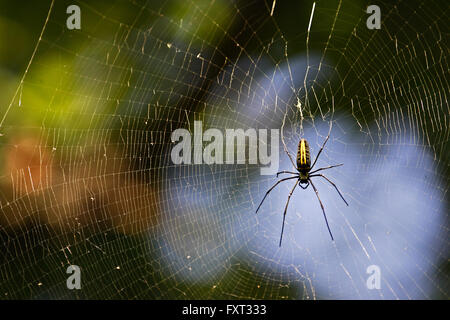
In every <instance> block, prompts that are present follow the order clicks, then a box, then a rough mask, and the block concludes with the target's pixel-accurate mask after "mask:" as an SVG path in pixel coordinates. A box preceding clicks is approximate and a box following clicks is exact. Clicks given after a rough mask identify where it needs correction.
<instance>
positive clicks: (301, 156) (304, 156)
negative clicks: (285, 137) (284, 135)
mask: <svg viewBox="0 0 450 320" xmlns="http://www.w3.org/2000/svg"><path fill="white" fill-rule="evenodd" d="M297 168H298V170H300V171H309V169H310V168H311V157H310V155H309V144H308V141H306V139H300V142H299V144H298V151H297Z"/></svg>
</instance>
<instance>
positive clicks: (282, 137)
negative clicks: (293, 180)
mask: <svg viewBox="0 0 450 320" xmlns="http://www.w3.org/2000/svg"><path fill="white" fill-rule="evenodd" d="M286 115H287V112H286V113H285V114H284V118H283V123H282V125H281V142H282V143H283V148H284V152H286V154H287V155H288V157H289V160H291V163H292V166H293V167H294V168H295V169H297V167H296V166H295V163H294V160H293V158H292V156H291V154H290V153H289V150H288V149H287V147H286V143H285V142H284V134H283V128H284V122H285V121H286Z"/></svg>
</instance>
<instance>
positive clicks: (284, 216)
mask: <svg viewBox="0 0 450 320" xmlns="http://www.w3.org/2000/svg"><path fill="white" fill-rule="evenodd" d="M299 181H300V180H297V182H296V183H295V185H294V187H293V188H292V190H291V192H290V193H289V196H288V199H287V202H286V206H285V207H284V213H283V224H282V226H281V236H280V244H279V246H280V247H281V240H283V232H284V220H285V219H286V212H287V208H288V205H289V200H291V196H292V193H293V192H294V190H295V187H296V186H297V184H298V182H299Z"/></svg>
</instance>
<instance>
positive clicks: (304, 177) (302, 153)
mask: <svg viewBox="0 0 450 320" xmlns="http://www.w3.org/2000/svg"><path fill="white" fill-rule="evenodd" d="M331 127H332V122H331V123H330V131H329V132H328V136H327V137H326V139H325V141H324V143H323V145H322V147H321V148H320V150H319V152H318V153H317V156H316V158H315V160H314V162H313V165H312V166H311V158H310V153H309V144H308V141H306V139H300V142H299V144H298V151H297V166H295V164H294V161H293V160H292V157H291V155H290V153H289V151H288V150H287V148H286V146H285V150H284V151H285V152H286V153H287V155H288V156H289V159H290V160H291V162H292V165H293V166H294V168H295V170H297V172H292V171H280V172H277V178H278V175H280V174H293V175H294V176H292V177H289V178H283V179H281V180H279V181H277V182H276V183H275V184H274V185H273V186H272V187H271V188H270V189H269V190H268V191H267V192H266V194H265V195H264V198H263V199H262V201H261V203H260V204H259V206H258V208H257V209H256V213H258V210H259V208H260V207H261V205H262V204H263V202H264V200H265V199H266V197H267V195H268V194H269V193H270V191H272V190H273V189H274V188H275V187H276V186H277V185H278V184H279V183H281V182H283V181H286V180H291V179H297V181H296V182H295V185H294V187H293V188H292V190H291V192H290V193H289V196H288V199H287V202H286V206H285V207H284V213H283V225H282V227H281V236H280V244H279V246H280V247H281V241H282V239H283V231H284V221H285V218H286V212H287V208H288V205H289V200H290V199H291V196H292V193H293V192H294V190H295V188H296V187H297V185H299V186H300V187H301V188H302V189H303V190H305V189H306V188H308V186H309V185H310V184H311V186H312V187H313V189H314V192H315V193H316V196H317V199H318V200H319V203H320V207H321V208H322V212H323V216H324V218H325V223H326V224H327V228H328V232H329V233H330V236H331V240H332V241H334V238H333V234H332V233H331V230H330V226H329V225H328V220H327V216H326V214H325V208H324V206H323V204H322V201H321V200H320V197H319V192H318V191H317V189H316V186H315V185H314V183H313V182H312V181H311V178H312V177H321V178H323V179H325V180H326V181H328V182H329V183H330V184H331V185H332V186H333V187H334V188H335V189H336V191H337V192H338V193H339V195H340V196H341V198H342V200H344V202H345V204H346V205H347V206H348V203H347V201H345V199H344V197H343V196H342V194H341V192H340V191H339V189H338V187H337V186H336V185H335V184H334V183H333V182H332V181H331V180H330V179H328V178H327V177H326V176H325V175H323V174H320V173H317V172H319V171H322V170H327V169H331V168H335V167H339V166H342V165H344V164H343V163H340V164H335V165H332V166H328V167H323V168H319V169H316V170H314V171H312V169H313V168H314V165H315V164H316V162H317V159H319V156H320V153H321V152H322V150H323V148H324V147H325V144H326V143H327V141H328V138H330V133H331ZM283 144H284V141H283Z"/></svg>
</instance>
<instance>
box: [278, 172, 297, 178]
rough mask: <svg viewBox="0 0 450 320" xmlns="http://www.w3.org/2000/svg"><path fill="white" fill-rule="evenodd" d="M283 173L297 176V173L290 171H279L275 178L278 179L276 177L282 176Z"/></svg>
mask: <svg viewBox="0 0 450 320" xmlns="http://www.w3.org/2000/svg"><path fill="white" fill-rule="evenodd" d="M283 173H292V174H295V175H298V172H292V171H280V172H277V178H278V175H279V174H283Z"/></svg>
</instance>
